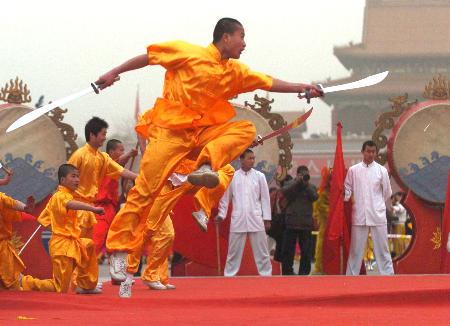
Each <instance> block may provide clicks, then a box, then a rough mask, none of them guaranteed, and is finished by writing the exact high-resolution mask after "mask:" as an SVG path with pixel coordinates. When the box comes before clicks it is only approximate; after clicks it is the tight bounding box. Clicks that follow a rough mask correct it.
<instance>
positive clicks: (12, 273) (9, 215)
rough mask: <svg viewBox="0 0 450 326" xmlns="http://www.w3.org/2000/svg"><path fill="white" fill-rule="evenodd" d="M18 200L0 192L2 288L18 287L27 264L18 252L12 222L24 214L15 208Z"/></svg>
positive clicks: (0, 286)
mask: <svg viewBox="0 0 450 326" xmlns="http://www.w3.org/2000/svg"><path fill="white" fill-rule="evenodd" d="M16 203H17V201H16V200H15V199H13V198H11V197H9V196H7V195H5V194H4V193H2V192H0V261H1V263H0V289H1V288H6V289H18V288H19V284H18V280H19V276H20V273H21V272H22V271H23V270H24V269H25V265H24V264H23V262H22V259H20V257H19V255H18V254H17V252H16V249H15V248H14V246H13V244H12V243H11V238H12V233H13V230H12V223H13V222H16V221H20V220H21V219H22V216H21V215H20V213H19V212H18V211H16V210H15V207H16Z"/></svg>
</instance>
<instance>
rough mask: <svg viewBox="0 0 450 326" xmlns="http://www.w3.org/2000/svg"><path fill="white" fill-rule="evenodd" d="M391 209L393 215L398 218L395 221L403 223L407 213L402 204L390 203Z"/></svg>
mask: <svg viewBox="0 0 450 326" xmlns="http://www.w3.org/2000/svg"><path fill="white" fill-rule="evenodd" d="M392 211H393V212H394V216H395V217H397V218H398V222H397V223H405V222H406V220H407V219H408V213H407V212H406V208H405V207H403V205H402V204H400V203H397V204H395V205H392Z"/></svg>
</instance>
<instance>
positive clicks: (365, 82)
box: [323, 71, 389, 94]
mask: <svg viewBox="0 0 450 326" xmlns="http://www.w3.org/2000/svg"><path fill="white" fill-rule="evenodd" d="M388 74H389V71H384V72H381V73H379V74H375V75H372V76H369V77H366V78H363V79H360V80H357V81H354V82H351V83H346V84H342V85H336V86H330V87H324V88H323V92H324V93H325V94H326V93H333V92H339V91H347V90H350V89H355V88H361V87H367V86H372V85H376V84H378V83H381V82H382V81H383V80H384V79H385V78H386V77H387V75H388Z"/></svg>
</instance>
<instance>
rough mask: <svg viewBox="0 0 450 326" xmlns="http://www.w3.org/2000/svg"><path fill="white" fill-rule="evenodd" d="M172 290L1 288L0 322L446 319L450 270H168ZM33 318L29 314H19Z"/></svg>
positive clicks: (319, 322)
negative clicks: (238, 273)
mask: <svg viewBox="0 0 450 326" xmlns="http://www.w3.org/2000/svg"><path fill="white" fill-rule="evenodd" d="M172 281H173V282H172V283H173V284H175V285H177V287H178V288H177V289H176V290H173V291H159V292H158V291H150V290H148V289H147V288H146V287H144V286H143V285H142V283H141V282H140V280H137V282H136V285H135V286H134V287H133V297H132V298H131V299H120V298H118V297H117V292H118V287H113V286H111V285H110V284H104V287H105V288H104V293H103V294H101V295H91V296H81V295H75V294H67V295H60V294H55V293H38V292H0V325H16V324H20V325H23V324H27V325H56V324H58V325H64V326H66V325H140V324H143V322H152V323H160V324H162V325H169V324H170V325H177V324H178V325H225V324H227V325H274V324H280V325H294V324H295V325H298V323H299V322H306V323H307V324H308V325H329V324H332V325H333V326H335V325H448V324H449V321H450V276H448V275H416V276H411V275H407V276H406V275H405V276H403V275H402V276H394V277H381V276H360V277H344V276H314V277H295V276H294V277H271V278H259V277H239V278H233V279H228V278H227V279H226V278H174V279H172ZM28 318H34V319H30V320H24V319H28Z"/></svg>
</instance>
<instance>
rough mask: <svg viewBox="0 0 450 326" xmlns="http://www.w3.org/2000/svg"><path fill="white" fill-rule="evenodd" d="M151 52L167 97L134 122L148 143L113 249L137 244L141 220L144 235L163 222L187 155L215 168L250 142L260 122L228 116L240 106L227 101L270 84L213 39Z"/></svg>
mask: <svg viewBox="0 0 450 326" xmlns="http://www.w3.org/2000/svg"><path fill="white" fill-rule="evenodd" d="M147 53H148V60H149V61H148V62H149V64H150V65H161V66H163V67H164V68H165V69H166V70H167V71H166V75H165V81H164V90H163V96H162V97H161V98H158V99H157V100H156V103H155V105H154V107H153V108H152V109H151V110H149V111H147V112H146V113H144V115H143V116H142V119H141V121H140V123H139V124H138V125H137V126H136V131H137V132H138V133H140V134H141V135H143V136H144V137H146V138H147V139H148V141H149V142H148V145H147V147H146V150H145V153H144V155H143V157H142V160H141V166H140V171H139V175H138V177H137V178H136V181H135V182H136V183H135V186H134V187H133V188H132V189H131V190H130V191H129V193H128V197H127V202H126V204H125V205H124V207H122V209H121V210H120V211H119V213H118V214H117V215H116V217H115V219H114V221H113V223H112V224H111V227H110V230H109V232H108V238H107V242H106V246H107V248H108V250H110V251H128V252H131V251H135V250H136V249H138V248H139V247H140V246H141V242H142V240H141V239H142V237H140V236H139V235H138V234H137V233H136V232H135V230H136V228H137V227H138V225H140V224H141V223H142V220H144V221H146V222H145V223H146V226H147V228H146V229H145V230H144V232H145V233H146V234H149V235H151V234H152V233H154V232H156V231H157V229H158V228H159V227H160V225H161V224H159V225H158V224H157V223H156V224H155V223H154V222H153V221H151V220H150V218H151V216H150V209H151V207H152V205H153V202H154V200H155V199H156V197H157V196H158V194H159V192H160V191H161V189H162V187H163V185H164V184H165V183H166V180H167V178H168V177H169V176H170V174H171V173H172V172H174V171H175V169H176V167H177V165H178V164H179V163H180V162H181V161H182V160H183V159H185V158H187V159H191V160H194V161H195V167H196V168H197V167H199V166H201V165H202V164H205V163H209V164H211V166H212V169H213V170H214V171H217V170H219V169H220V168H222V167H223V166H225V165H226V164H228V163H229V162H231V161H232V160H234V159H235V158H236V157H238V156H239V155H240V154H241V153H242V152H243V151H244V150H245V149H247V148H248V147H249V146H250V144H251V143H252V141H253V140H254V139H255V136H256V130H255V127H254V126H253V124H252V123H251V122H250V121H235V122H229V120H230V119H231V118H232V117H233V116H234V115H235V111H234V109H233V107H232V106H231V104H230V103H228V100H229V99H231V98H233V97H234V96H236V95H237V94H239V93H244V92H250V91H253V90H255V89H264V90H270V88H271V87H272V78H271V77H270V76H267V75H265V74H261V73H258V72H254V71H251V70H250V69H249V68H248V67H247V66H245V65H244V64H242V63H240V62H239V61H238V60H233V59H229V60H222V59H221V54H220V52H219V50H218V49H217V48H216V47H215V46H214V45H213V44H210V45H209V46H208V47H201V46H196V45H192V44H189V43H186V42H181V41H175V42H168V43H161V44H154V45H150V46H149V47H148V48H147ZM152 216H158V214H155V215H153V214H152ZM165 216H167V215H164V217H165ZM149 227H150V228H149Z"/></svg>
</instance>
